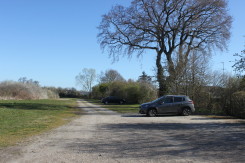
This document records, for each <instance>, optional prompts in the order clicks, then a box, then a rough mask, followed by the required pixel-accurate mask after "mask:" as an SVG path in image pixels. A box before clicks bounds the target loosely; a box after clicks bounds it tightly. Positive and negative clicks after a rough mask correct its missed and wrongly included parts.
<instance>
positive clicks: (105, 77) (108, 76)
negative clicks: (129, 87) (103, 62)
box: [100, 69, 125, 83]
mask: <svg viewBox="0 0 245 163" xmlns="http://www.w3.org/2000/svg"><path fill="white" fill-rule="evenodd" d="M113 81H125V79H124V78H123V77H122V75H121V74H120V73H119V72H117V71H116V70H112V69H110V70H107V71H106V72H105V73H101V76H100V82H101V83H110V82H113Z"/></svg>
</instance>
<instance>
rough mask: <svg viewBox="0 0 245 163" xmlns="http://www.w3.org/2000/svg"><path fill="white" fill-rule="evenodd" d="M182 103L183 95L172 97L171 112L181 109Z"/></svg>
mask: <svg viewBox="0 0 245 163" xmlns="http://www.w3.org/2000/svg"><path fill="white" fill-rule="evenodd" d="M182 105H183V97H180V96H175V97H174V102H173V107H172V112H173V113H178V112H180V109H181V106H182Z"/></svg>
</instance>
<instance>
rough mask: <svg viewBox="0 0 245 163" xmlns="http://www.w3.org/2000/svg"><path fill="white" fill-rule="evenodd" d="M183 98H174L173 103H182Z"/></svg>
mask: <svg viewBox="0 0 245 163" xmlns="http://www.w3.org/2000/svg"><path fill="white" fill-rule="evenodd" d="M182 101H183V98H182V97H174V102H182Z"/></svg>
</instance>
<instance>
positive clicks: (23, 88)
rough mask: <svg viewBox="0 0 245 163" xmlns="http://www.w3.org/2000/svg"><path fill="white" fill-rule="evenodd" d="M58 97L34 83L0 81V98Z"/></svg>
mask: <svg viewBox="0 0 245 163" xmlns="http://www.w3.org/2000/svg"><path fill="white" fill-rule="evenodd" d="M49 98H59V96H58V94H57V93H55V92H53V91H52V90H49V89H43V88H41V87H40V86H39V85H37V84H34V83H22V82H15V81H4V82H1V83H0V99H1V100H9V99H14V100H23V99H26V100H31V99H49Z"/></svg>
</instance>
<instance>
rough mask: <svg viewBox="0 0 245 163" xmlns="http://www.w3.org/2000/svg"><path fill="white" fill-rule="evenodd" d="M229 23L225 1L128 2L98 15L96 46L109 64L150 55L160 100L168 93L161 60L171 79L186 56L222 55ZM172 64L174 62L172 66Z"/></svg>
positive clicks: (169, 0)
mask: <svg viewBox="0 0 245 163" xmlns="http://www.w3.org/2000/svg"><path fill="white" fill-rule="evenodd" d="M231 22H232V19H231V16H229V14H228V12H227V2H226V0H133V1H132V3H131V5H130V6H129V7H123V6H121V5H116V6H114V7H113V8H112V9H111V10H110V11H109V13H107V14H105V15H103V18H102V21H101V23H100V26H99V27H98V29H99V34H98V40H99V42H100V45H101V47H102V49H108V50H109V54H110V56H111V57H113V59H118V58H119V56H120V55H128V56H131V55H132V54H136V55H137V56H140V55H142V54H143V53H144V52H145V51H146V50H154V51H155V52H156V67H157V80H158V83H159V95H163V94H165V93H167V84H166V79H165V77H164V68H163V65H162V63H163V59H165V60H166V61H165V62H167V67H168V68H167V72H168V75H169V79H173V77H174V76H175V74H176V73H177V71H178V70H179V69H181V67H182V66H185V64H186V63H187V60H188V56H189V54H190V52H191V51H193V50H199V51H200V52H203V53H204V52H206V53H207V54H210V52H211V50H212V49H213V48H219V49H221V50H222V49H224V48H225V47H226V44H227V40H228V39H229V37H230V31H229V30H230V27H231ZM173 58H178V62H177V63H176V64H175V63H174V62H173Z"/></svg>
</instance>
